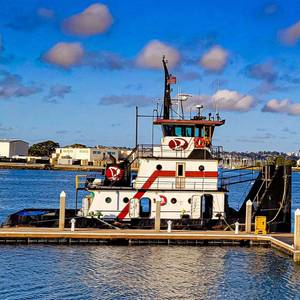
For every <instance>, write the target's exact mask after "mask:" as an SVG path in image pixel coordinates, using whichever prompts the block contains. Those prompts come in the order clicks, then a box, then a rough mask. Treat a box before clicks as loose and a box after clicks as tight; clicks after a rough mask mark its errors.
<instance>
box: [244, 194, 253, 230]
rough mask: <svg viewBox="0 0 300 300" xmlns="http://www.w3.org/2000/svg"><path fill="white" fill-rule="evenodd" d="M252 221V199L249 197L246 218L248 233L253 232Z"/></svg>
mask: <svg viewBox="0 0 300 300" xmlns="http://www.w3.org/2000/svg"><path fill="white" fill-rule="evenodd" d="M251 222H252V201H251V200H250V199H249V200H248V201H247V202H246V220H245V231H246V233H251Z"/></svg>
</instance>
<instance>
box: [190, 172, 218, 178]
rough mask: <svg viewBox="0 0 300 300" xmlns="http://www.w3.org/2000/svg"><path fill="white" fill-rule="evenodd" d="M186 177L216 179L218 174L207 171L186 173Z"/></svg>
mask: <svg viewBox="0 0 300 300" xmlns="http://www.w3.org/2000/svg"><path fill="white" fill-rule="evenodd" d="M185 177H201V178H202V177H204V178H214V177H218V172H213V171H207V172H205V171H204V172H201V171H185Z"/></svg>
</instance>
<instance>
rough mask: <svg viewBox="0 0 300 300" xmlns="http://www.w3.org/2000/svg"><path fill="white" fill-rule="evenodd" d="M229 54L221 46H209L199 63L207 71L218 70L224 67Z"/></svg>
mask: <svg viewBox="0 0 300 300" xmlns="http://www.w3.org/2000/svg"><path fill="white" fill-rule="evenodd" d="M228 57H229V54H228V52H227V51H226V50H225V49H224V48H222V47H221V46H218V45H217V46H214V47H212V48H210V49H209V50H208V51H207V52H206V53H204V55H203V56H202V57H201V58H200V61H199V64H200V65H201V66H202V67H203V68H205V69H206V70H208V71H211V72H218V71H221V70H223V69H224V67H225V66H226V64H227V61H228Z"/></svg>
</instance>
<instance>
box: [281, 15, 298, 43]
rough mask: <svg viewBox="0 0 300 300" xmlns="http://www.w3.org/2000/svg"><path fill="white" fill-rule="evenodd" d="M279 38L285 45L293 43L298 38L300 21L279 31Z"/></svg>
mask: <svg viewBox="0 0 300 300" xmlns="http://www.w3.org/2000/svg"><path fill="white" fill-rule="evenodd" d="M279 38H280V40H281V41H282V42H283V43H284V44H286V45H294V44H296V43H297V42H298V40H299V38H300V21H298V22H297V23H295V24H294V25H292V26H290V27H288V28H286V29H283V30H281V31H280V32H279Z"/></svg>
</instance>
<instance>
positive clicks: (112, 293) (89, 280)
mask: <svg viewBox="0 0 300 300" xmlns="http://www.w3.org/2000/svg"><path fill="white" fill-rule="evenodd" d="M0 250H1V256H0V262H1V271H0V291H1V295H2V297H1V299H26V298H28V299H34V298H40V299H75V300H76V299H83V298H85V299H224V298H226V299H246V298H249V299H263V298H264V299H299V298H300V290H299V287H300V266H298V265H295V264H293V262H292V261H291V259H290V258H288V257H286V256H284V255H277V254H275V253H273V250H271V249H267V248H240V247H236V248H227V247H191V246H185V247H183V246H170V247H168V246H133V247H125V246H124V247H119V246H76V247H75V246H18V247H14V246H1V247H0Z"/></svg>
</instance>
